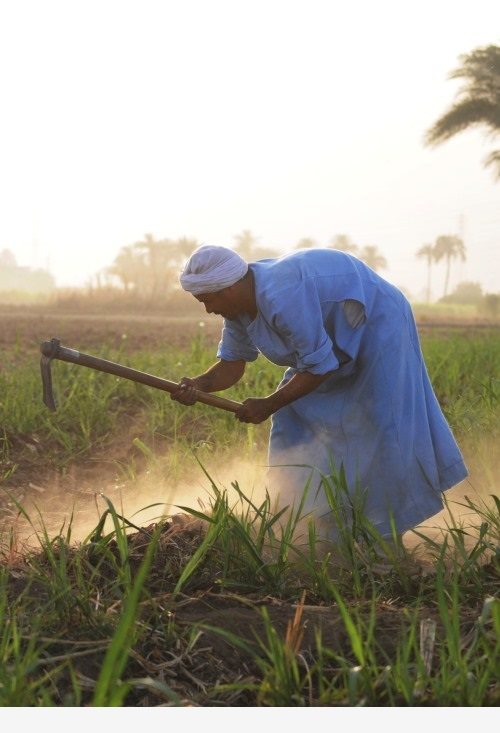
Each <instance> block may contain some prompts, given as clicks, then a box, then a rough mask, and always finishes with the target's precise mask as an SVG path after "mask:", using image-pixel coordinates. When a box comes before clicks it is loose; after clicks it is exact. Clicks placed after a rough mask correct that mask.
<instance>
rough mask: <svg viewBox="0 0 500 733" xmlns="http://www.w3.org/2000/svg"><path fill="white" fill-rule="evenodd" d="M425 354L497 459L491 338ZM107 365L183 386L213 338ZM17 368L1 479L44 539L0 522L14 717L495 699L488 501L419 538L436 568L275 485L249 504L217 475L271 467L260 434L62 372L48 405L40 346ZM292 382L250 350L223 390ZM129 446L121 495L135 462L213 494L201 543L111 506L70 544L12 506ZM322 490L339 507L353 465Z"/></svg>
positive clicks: (495, 354)
mask: <svg viewBox="0 0 500 733" xmlns="http://www.w3.org/2000/svg"><path fill="white" fill-rule="evenodd" d="M423 348H424V353H425V356H426V361H427V365H428V369H429V373H430V375H431V379H432V381H433V384H434V386H435V389H436V393H437V395H438V397H439V399H440V402H441V404H442V405H443V409H444V411H445V414H446V415H447V417H448V419H449V421H450V424H451V426H452V428H453V430H454V432H455V434H456V436H457V438H458V439H459V442H461V443H465V442H467V444H468V445H469V446H471V451H472V453H473V454H474V457H475V459H476V460H479V458H481V460H483V461H484V463H485V464H486V463H488V462H489V464H490V465H491V459H492V456H491V454H489V453H488V451H487V450H486V451H484V455H482V454H481V446H482V445H483V443H484V441H486V444H487V445H490V444H491V445H498V440H499V438H500V424H499V422H500V420H499V409H498V395H499V393H498V387H499V383H498V364H499V363H500V335H499V334H498V332H496V331H491V332H481V333H469V334H465V333H454V334H453V335H450V334H446V333H439V334H438V333H433V334H430V335H426V336H425V337H424V338H423ZM101 355H102V356H105V357H106V358H111V359H114V360H116V361H120V362H122V363H129V364H130V365H131V366H134V367H136V368H138V369H143V370H145V371H148V372H151V373H154V374H158V375H162V374H167V375H168V376H169V378H171V379H177V378H179V377H180V376H182V375H183V374H185V373H188V374H189V373H196V372H199V371H201V370H202V369H204V368H206V367H207V366H208V365H209V364H210V363H212V361H213V350H212V349H211V348H208V347H207V346H206V345H204V344H203V342H202V341H201V340H200V339H196V340H195V341H194V342H193V344H192V346H191V349H190V350H189V351H186V352H185V353H177V354H171V353H168V352H166V351H165V352H161V353H159V352H156V353H145V352H136V353H134V354H133V355H132V356H131V357H130V358H126V354H124V353H120V352H112V351H111V350H110V351H109V353H104V352H101ZM4 363H5V368H4V369H3V371H2V372H1V373H0V390H1V391H0V394H1V395H2V396H1V398H0V399H1V407H0V410H1V415H0V424H1V425H2V434H1V435H0V489H1V490H2V491H3V492H4V495H5V499H6V500H7V499H8V500H9V501H10V502H11V505H13V506H14V507H17V511H18V514H19V519H20V520H22V521H23V522H24V524H25V525H29V526H31V533H32V537H33V541H34V542H35V544H34V546H33V547H32V549H30V550H26V551H24V552H23V553H22V554H19V549H20V548H19V546H18V540H17V536H16V530H15V527H12V526H9V524H8V523H7V522H6V523H5V525H4V527H3V528H2V530H1V534H0V547H1V551H2V562H1V563H0V706H1V707H9V706H36V707H41V706H76V707H79V706H123V705H133V706H135V705H149V706H153V705H167V706H184V705H204V706H248V705H253V706H337V705H339V706H346V705H347V706H355V705H366V706H450V705H451V706H497V705H498V704H499V702H500V686H499V681H498V680H499V667H500V665H499V659H500V600H499V598H498V589H499V579H500V502H499V500H498V497H497V496H495V494H498V491H497V490H493V491H492V492H488V493H486V494H484V495H482V496H478V495H473V496H472V498H471V496H466V497H465V498H463V499H462V500H461V504H462V506H461V507H460V509H462V510H463V516H464V517H467V521H465V519H464V518H462V519H461V520H459V519H453V516H452V517H451V519H450V520H449V526H448V528H447V531H446V532H445V533H444V534H443V538H442V539H441V540H439V541H438V540H436V539H432V538H430V537H427V536H426V535H424V534H417V533H416V534H415V536H416V537H418V539H419V540H420V541H421V544H422V547H421V549H424V550H425V554H426V557H427V560H426V562H425V563H422V562H420V561H419V560H418V559H417V558H416V557H414V556H413V554H412V553H411V552H410V551H409V550H408V549H407V547H406V546H405V545H404V544H403V543H401V542H400V541H399V540H398V539H397V538H394V542H392V543H387V542H386V541H384V540H383V539H382V538H381V537H379V536H378V535H377V532H376V530H375V528H374V527H373V526H371V525H370V523H369V522H368V521H367V520H366V518H365V516H364V513H363V507H362V505H358V504H355V505H352V506H351V508H350V509H349V511H350V512H351V513H352V514H353V516H354V517H355V519H356V521H355V522H354V523H352V522H351V523H349V526H348V525H347V524H346V525H345V531H343V532H341V535H340V540H339V543H338V545H336V546H331V545H328V544H327V543H325V542H324V541H322V540H321V539H320V538H319V537H318V534H317V528H316V527H315V526H314V524H313V523H311V522H308V521H307V518H304V517H302V505H301V503H300V502H299V504H298V505H297V506H296V507H295V508H294V510H293V511H292V512H288V513H286V514H285V513H282V512H278V511H277V510H276V508H275V507H274V506H273V503H272V500H271V497H270V496H269V495H268V494H266V493H264V495H263V498H261V499H260V500H256V499H254V498H253V497H252V496H250V495H249V494H248V492H247V491H246V490H245V489H244V488H242V487H243V483H242V477H239V476H238V475H237V471H236V469H235V475H234V481H233V484H232V486H231V491H229V490H228V489H227V487H224V486H221V485H219V484H218V482H217V481H216V480H215V479H214V478H213V475H212V472H211V468H210V466H211V465H212V463H215V465H217V464H218V463H222V462H223V461H224V460H225V459H226V458H228V457H230V456H234V455H235V454H236V455H237V456H238V458H239V459H240V460H241V461H242V462H244V461H245V460H253V461H255V460H256V456H264V455H265V447H266V442H267V427H266V426H257V428H255V427H247V426H244V425H240V424H239V423H237V422H236V421H235V420H234V417H233V416H232V415H231V414H229V413H225V412H222V411H217V410H213V409H210V408H208V407H205V406H201V405H197V406H195V407H194V408H192V409H190V410H188V409H185V408H183V407H182V406H180V405H178V404H176V403H174V402H172V401H171V400H170V399H169V396H168V395H166V394H163V393H160V392H158V391H156V390H152V389H148V388H146V387H142V386H139V385H136V384H133V383H130V382H126V381H125V380H118V379H116V378H114V377H111V376H109V375H104V374H98V373H95V372H91V370H86V369H83V368H79V367H76V366H74V365H68V364H62V363H56V364H55V365H54V367H53V368H54V381H55V382H56V383H57V390H58V395H59V398H60V408H59V410H58V411H57V412H56V413H55V414H51V413H49V412H48V411H47V410H46V408H45V407H44V406H43V404H42V402H41V385H40V377H39V374H38V354H33V355H22V354H20V353H19V351H18V350H17V351H16V349H13V350H12V352H11V353H7V354H6V358H5V362H4ZM280 371H281V370H279V369H277V368H276V367H273V366H272V365H270V364H269V363H268V362H267V361H265V360H264V359H259V360H258V361H257V362H255V363H253V364H251V365H250V366H249V369H248V371H247V374H246V375H245V380H244V382H243V383H242V384H240V385H238V386H237V387H235V388H233V389H232V390H231V391H230V394H229V396H231V397H233V398H234V399H240V400H241V399H244V398H245V397H246V396H249V395H254V394H264V393H267V392H269V391H271V390H272V389H273V388H274V387H275V385H276V383H277V380H278V378H279V374H280ZM124 427H126V428H127V429H126V430H124ZM118 439H119V440H121V441H128V446H126V448H127V451H126V457H125V458H121V459H120V463H118V461H117V465H116V467H117V469H118V468H120V470H122V471H123V473H124V474H126V475H127V477H128V480H129V487H133V485H134V481H135V480H136V477H137V476H138V475H139V473H140V472H141V471H143V470H151V471H154V470H155V469H158V470H161V471H165V470H168V471H169V472H170V474H169V475H170V477H171V480H172V481H175V480H182V479H183V476H184V475H185V471H186V461H187V458H189V461H190V462H194V461H195V458H194V456H196V457H197V458H198V461H199V464H200V465H198V472H199V474H200V476H201V477H202V479H203V480H204V482H205V484H206V485H207V493H208V500H207V502H206V506H205V508H204V509H201V508H199V507H192V506H186V507H184V511H185V512H186V513H187V515H188V517H189V516H191V517H192V518H193V520H196V521H198V522H199V527H198V529H197V530H196V531H190V530H189V528H183V527H182V526H177V525H176V524H175V522H173V521H171V520H170V519H167V518H163V519H161V520H157V521H155V522H154V523H153V524H152V525H151V526H147V527H141V526H140V521H139V520H138V519H136V518H135V517H128V516H125V515H123V512H120V511H119V510H118V509H117V507H116V506H115V504H114V503H113V501H112V500H111V499H110V498H106V497H103V501H104V510H103V511H101V514H100V518H99V519H98V520H96V524H95V527H94V528H93V529H92V530H91V531H89V532H88V534H87V536H86V537H85V538H84V539H83V540H81V541H79V542H75V541H74V539H73V538H74V520H73V519H72V518H71V517H70V518H69V519H68V520H67V521H66V522H65V524H64V525H63V526H62V527H61V528H60V531H58V532H54V531H52V530H50V531H49V529H48V528H47V525H46V518H45V516H44V512H43V509H40V510H39V511H37V509H36V507H35V508H33V507H32V508H30V509H28V508H27V507H26V506H25V505H24V504H23V502H22V501H19V500H18V499H16V495H15V487H16V480H17V477H18V476H20V475H22V473H23V472H26V471H27V472H28V473H29V471H30V470H31V472H32V475H37V474H38V473H40V474H41V475H43V473H44V471H48V470H52V469H53V468H54V466H55V467H56V468H57V469H58V470H59V471H60V472H62V473H63V472H64V471H66V470H68V468H69V467H71V466H72V465H75V464H76V465H85V463H86V462H89V461H91V459H92V458H93V457H94V456H95V454H96V452H99V451H101V452H102V454H103V455H105V454H106V451H108V452H109V451H112V449H113V446H115V447H116V446H117V440H118ZM161 453H164V454H165V455H163V456H162V455H161ZM111 460H112V456H111ZM478 465H482V464H478ZM497 480H498V479H497V477H496V476H494V475H493V473H492V475H491V478H490V485H492V486H497V484H496V483H495V482H496V481H497ZM325 489H326V493H327V496H328V497H329V501H330V505H331V508H332V511H334V512H335V513H337V515H338V516H339V517H340V516H341V515H342V512H345V511H346V508H345V503H342V502H340V501H339V497H342V495H343V492H345V490H346V487H345V481H344V478H343V474H342V471H339V472H338V473H333V474H332V477H331V478H330V479H328V480H325ZM305 491H307V487H305ZM490 494H493V496H491V495H490ZM303 498H305V494H304V497H303ZM351 519H352V517H351ZM203 604H206V605H203ZM193 609H198V611H200V609H201V612H199V613H198V614H194V613H193ZM203 609H205V610H203ZM210 609H213V612H212V613H210V614H209V610H210ZM242 609H243V610H242ZM311 609H312V610H311ZM243 611H248V612H249V611H251V613H252V619H254V622H252V623H253V624H254V631H252V624H249V623H248V622H247V621H246V620H245V619H246V618H247V617H246V616H243V621H242V623H240V624H239V625H238V626H237V627H236V626H235V625H234V624H233V621H234V619H235V618H237V617H238V614H239V613H243ZM207 614H208V615H207ZM329 624H330V625H329Z"/></svg>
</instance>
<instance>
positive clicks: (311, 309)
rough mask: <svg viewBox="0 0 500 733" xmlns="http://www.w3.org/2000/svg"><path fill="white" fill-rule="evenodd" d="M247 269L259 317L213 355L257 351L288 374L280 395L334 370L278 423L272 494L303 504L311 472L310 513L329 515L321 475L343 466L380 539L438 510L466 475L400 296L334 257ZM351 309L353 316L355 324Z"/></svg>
mask: <svg viewBox="0 0 500 733" xmlns="http://www.w3.org/2000/svg"><path fill="white" fill-rule="evenodd" d="M250 269H251V271H252V272H253V275H254V279H255V295H256V301H257V306H258V313H257V316H256V318H255V319H253V320H252V319H251V318H250V317H249V316H241V317H239V318H238V319H235V320H225V321H224V327H223V331H222V338H221V341H220V344H219V349H218V353H217V355H218V357H219V358H222V359H225V360H228V361H233V360H237V359H243V360H245V361H253V360H254V359H256V358H257V356H258V354H259V353H262V354H263V355H264V356H265V357H267V358H268V359H269V360H270V361H271V362H273V363H274V364H278V365H282V366H286V367H288V368H287V370H286V372H285V374H284V376H283V380H282V382H281V385H282V384H285V383H286V382H287V381H288V380H289V379H290V378H291V377H292V376H293V375H294V374H295V373H296V372H304V371H307V372H310V373H312V374H326V373H327V372H330V371H332V375H331V376H330V377H329V378H328V379H327V380H326V381H325V382H323V383H322V384H321V385H320V386H319V387H317V388H316V389H315V390H313V391H312V392H310V393H309V394H307V395H305V396H304V397H301V398H299V399H297V400H295V401H294V402H292V403H291V404H289V405H286V406H285V407H282V408H281V409H280V410H278V411H277V412H276V413H275V414H274V415H273V416H272V426H271V433H270V442H269V463H270V465H271V466H272V465H273V464H274V465H275V466H282V467H281V468H276V469H271V470H270V474H269V476H270V481H271V484H272V485H273V486H274V485H278V486H279V488H280V491H281V496H282V497H284V499H285V500H286V502H289V501H290V500H293V501H294V502H295V504H297V503H298V500H299V499H300V496H301V495H302V492H303V490H304V487H305V484H306V482H307V480H308V478H309V477H310V476H311V471H312V472H313V474H312V475H313V476H314V481H313V483H314V486H315V487H318V486H319V492H317V493H316V491H311V492H310V493H309V499H308V503H307V504H306V507H305V510H306V511H312V512H313V513H314V514H315V515H316V516H318V517H320V516H327V515H328V513H329V511H330V508H329V506H328V503H327V501H326V497H325V495H324V492H323V491H322V490H321V486H320V484H321V476H328V475H330V474H331V473H332V466H335V467H336V469H337V470H338V469H340V467H341V466H343V468H344V470H345V476H346V479H347V484H348V486H349V487H350V490H351V491H354V490H355V487H357V490H359V489H361V490H362V491H363V492H364V493H365V513H366V514H367V516H368V518H369V520H370V521H371V522H372V523H373V524H374V525H375V527H376V528H377V529H378V531H379V532H380V533H381V534H382V535H384V536H387V535H389V534H390V532H391V527H390V516H391V515H392V517H393V519H394V522H395V526H396V528H397V530H398V532H400V533H402V532H404V531H405V530H407V529H409V528H411V527H414V526H416V525H417V524H420V523H421V522H423V521H424V520H426V519H428V518H429V517H430V516H432V515H434V514H436V513H437V512H439V511H440V510H441V509H442V507H443V501H442V492H443V491H445V490H446V489H448V488H450V487H452V486H454V485H455V484H457V483H458V482H459V481H461V480H462V479H464V478H465V477H466V476H467V469H466V467H465V465H464V462H463V459H462V456H461V453H460V450H459V448H458V446H457V444H456V442H455V439H454V437H453V435H452V433H451V430H450V428H449V426H448V424H447V422H446V419H445V417H444V415H443V413H442V411H441V408H440V406H439V403H438V401H437V399H436V396H435V394H434V391H433V389H432V386H431V383H430V381H429V377H428V374H427V370H426V367H425V363H424V359H423V356H422V352H421V349H420V343H419V338H418V334H417V329H416V326H415V320H414V317H413V314H412V311H411V307H410V304H409V303H408V301H407V300H406V298H405V297H404V296H403V294H402V293H401V292H400V291H399V290H398V289H397V288H396V287H394V286H393V285H391V284H390V283H388V282H387V281H386V280H384V279H383V278H381V277H380V276H379V275H377V274H376V273H375V272H374V271H373V270H371V269H370V268H369V267H368V266H367V265H365V264H364V263H363V262H361V261H360V260H358V259H357V258H355V257H353V256H351V255H348V254H346V253H344V252H340V251H337V250H331V249H312V250H303V251H297V252H294V253H292V254H290V255H286V256H284V257H280V258H278V259H269V260H260V261H258V262H255V263H252V264H250ZM346 302H347V304H350V305H351V306H352V305H353V302H354V306H357V308H358V310H359V312H358V317H357V319H356V318H354V319H353V318H352V314H350V313H349V308H347V309H346V305H345V304H346ZM359 304H360V305H359ZM354 310H355V311H356V308H355V309H354ZM284 464H285V465H286V466H287V467H283V465H284ZM293 464H305V465H306V466H307V467H298V466H297V465H295V466H294V465H293ZM273 470H274V471H275V472H277V474H276V481H275V482H274V483H273Z"/></svg>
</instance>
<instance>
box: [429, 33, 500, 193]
mask: <svg viewBox="0 0 500 733" xmlns="http://www.w3.org/2000/svg"><path fill="white" fill-rule="evenodd" d="M459 59H460V61H461V64H462V65H461V66H459V67H458V69H455V70H454V71H452V72H451V74H450V77H449V78H450V79H464V80H465V83H464V85H463V86H462V88H461V89H460V90H459V92H458V98H457V101H456V102H455V104H453V105H452V106H451V107H450V108H449V109H448V111H447V112H445V113H444V114H443V115H442V116H441V117H440V118H439V119H438V120H437V121H436V122H435V123H434V125H433V126H432V127H431V128H430V129H429V130H428V131H427V133H426V136H425V144H426V145H439V144H440V143H443V142H445V140H448V139H449V138H451V137H453V136H454V135H457V134H458V133H459V132H462V131H463V130H466V129H468V128H470V127H473V126H475V125H481V126H483V127H486V129H487V131H489V133H490V134H491V135H492V136H496V135H498V134H499V133H500V46H484V47H480V48H476V49H475V50H474V51H472V52H471V53H469V54H462V55H461V56H459ZM484 163H485V165H492V166H495V167H496V177H497V178H498V179H500V150H493V151H492V152H491V153H490V154H489V155H488V156H487V158H486V159H485V161H484Z"/></svg>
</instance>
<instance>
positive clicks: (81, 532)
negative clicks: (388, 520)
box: [0, 436, 500, 550]
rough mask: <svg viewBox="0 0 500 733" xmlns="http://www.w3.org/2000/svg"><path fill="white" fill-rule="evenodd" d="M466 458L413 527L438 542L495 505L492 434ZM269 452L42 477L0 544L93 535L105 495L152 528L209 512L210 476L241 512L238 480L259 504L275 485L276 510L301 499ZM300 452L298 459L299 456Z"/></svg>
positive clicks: (408, 538) (414, 541)
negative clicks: (434, 507)
mask: <svg viewBox="0 0 500 733" xmlns="http://www.w3.org/2000/svg"><path fill="white" fill-rule="evenodd" d="M464 457H465V460H466V463H467V465H468V467H469V477H468V478H467V479H466V480H465V481H463V482H461V483H460V484H459V485H457V486H455V487H454V488H452V489H450V490H449V491H447V492H446V493H445V494H444V498H445V507H444V509H443V510H442V511H441V512H439V514H437V515H435V516H433V517H431V518H430V519H429V520H427V521H426V522H425V523H423V524H422V525H420V526H418V527H416V528H415V529H416V530H417V531H418V532H419V533H422V534H424V535H425V536H427V537H429V538H430V539H432V540H433V541H435V542H437V543H439V544H441V543H442V542H443V540H444V537H445V535H446V533H447V532H449V530H450V527H461V528H463V529H464V530H465V531H466V532H467V533H468V537H467V542H469V541H470V542H471V543H472V542H474V537H475V536H476V532H475V530H474V528H478V527H479V526H480V525H481V522H482V521H483V520H482V518H481V516H480V515H478V514H477V513H476V512H475V511H474V510H473V509H471V508H470V506H468V505H467V498H468V499H470V500H471V501H472V503H473V504H475V505H478V506H479V507H481V506H484V505H485V504H486V505H488V506H489V505H490V504H491V501H490V500H491V495H492V494H494V495H498V493H499V492H498V484H497V476H498V468H500V457H498V455H497V453H496V451H495V450H494V446H493V444H492V440H491V439H490V438H489V437H488V436H484V438H482V439H479V440H477V439H476V440H474V442H473V444H472V443H471V444H470V445H469V446H466V448H465V450H464ZM266 459H267V457H266V456H265V455H264V453H263V452H261V453H260V454H258V455H256V457H255V460H253V461H248V460H239V459H237V458H234V459H232V460H230V461H228V460H227V456H226V457H224V456H221V455H219V456H217V455H213V456H212V457H211V459H210V461H207V462H205V461H204V462H203V468H202V467H201V466H200V465H199V464H198V463H197V462H196V460H195V459H194V458H192V460H185V461H183V465H182V472H183V473H182V479H181V480H179V479H178V478H175V476H174V475H173V474H172V469H171V466H170V464H169V463H168V461H167V460H165V461H162V460H158V461H156V462H155V465H154V467H150V468H147V469H145V470H144V471H143V472H142V473H140V474H138V475H137V476H134V477H132V478H129V479H127V480H126V479H123V478H117V477H116V475H115V476H111V475H110V474H109V472H108V474H107V476H106V472H105V471H104V470H102V469H103V466H100V465H99V464H97V465H96V466H95V467H94V468H93V471H92V474H91V475H87V476H86V477H85V478H84V479H83V478H82V476H81V474H80V473H79V471H78V469H75V470H74V471H73V472H71V471H70V472H69V473H68V475H66V476H65V477H61V476H59V475H54V476H53V478H52V479H51V480H46V481H45V482H42V483H41V484H37V483H34V482H30V484H29V491H28V492H27V493H26V496H25V497H23V498H22V501H21V504H22V506H23V509H24V510H25V511H26V513H27V514H28V515H29V518H30V522H28V521H27V520H26V517H25V516H23V515H22V514H19V511H18V509H17V507H16V505H15V503H13V502H9V504H8V506H6V507H5V512H4V513H3V520H2V526H1V527H0V544H5V541H6V538H9V537H10V538H12V537H14V538H15V541H16V543H17V545H18V546H19V547H20V548H21V547H22V548H24V549H32V548H35V549H36V548H37V547H39V541H38V539H37V532H38V533H40V532H42V533H43V531H46V532H47V534H48V536H49V537H55V536H57V535H58V534H62V536H64V537H66V536H67V533H68V529H69V528H70V530H71V534H70V541H71V542H73V543H78V542H81V541H83V540H84V539H85V538H86V537H88V536H89V535H90V533H91V532H92V531H93V530H94V528H95V527H96V525H97V524H98V522H99V520H100V518H101V516H102V514H103V513H104V512H105V511H106V510H107V509H108V503H107V501H106V498H107V499H108V500H109V501H110V502H112V504H113V506H114V508H115V510H116V512H117V513H118V514H119V515H121V516H122V517H124V518H125V519H126V520H128V521H129V522H131V523H133V524H134V525H135V526H137V527H146V526H148V525H150V524H153V523H155V522H157V521H158V520H160V519H162V518H166V517H169V516H173V515H175V514H179V513H184V512H186V511H187V510H186V508H190V509H193V510H195V511H199V512H202V513H210V511H211V507H212V505H213V502H214V499H215V493H216V492H215V491H214V489H213V487H212V482H213V484H214V485H215V486H216V487H217V489H218V490H219V491H221V492H222V491H225V492H226V493H227V497H228V501H229V504H230V506H232V507H235V509H236V511H238V508H239V507H241V508H242V510H243V509H245V508H246V506H245V503H241V500H240V497H239V495H238V491H237V490H236V488H235V486H234V484H235V483H237V485H238V487H239V489H240V490H241V491H242V492H243V493H244V494H245V496H246V497H248V498H249V499H251V501H252V502H253V503H254V504H261V503H262V502H263V501H264V499H265V498H266V492H269V496H270V498H271V503H272V506H271V510H273V511H275V510H277V509H278V504H279V506H283V505H284V504H290V503H295V504H297V502H298V500H299V499H300V497H298V496H294V495H290V494H289V493H287V492H286V490H283V489H282V491H281V495H280V494H279V489H278V485H277V481H274V480H273V475H274V474H273V469H271V471H269V467H268V466H267V460H266ZM295 459H296V460H295V463H296V462H297V458H296V456H295ZM284 463H288V462H286V461H284ZM290 463H292V462H291V461H290ZM205 471H206V473H205ZM207 474H208V475H207ZM315 504H317V502H316V501H315V500H314V492H313V491H311V492H310V496H309V498H308V501H307V503H306V507H305V512H306V513H309V512H311V511H312V510H313V509H317V508H318V506H315ZM112 529H113V524H112V520H111V518H110V517H108V519H107V523H106V525H105V531H111V530H112ZM130 531H133V528H130ZM403 542H404V544H405V546H406V547H407V548H408V549H411V550H418V546H419V545H421V544H422V539H421V538H420V537H419V536H418V535H417V534H416V533H414V532H413V531H411V530H410V531H409V532H406V533H405V534H404V536H403Z"/></svg>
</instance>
